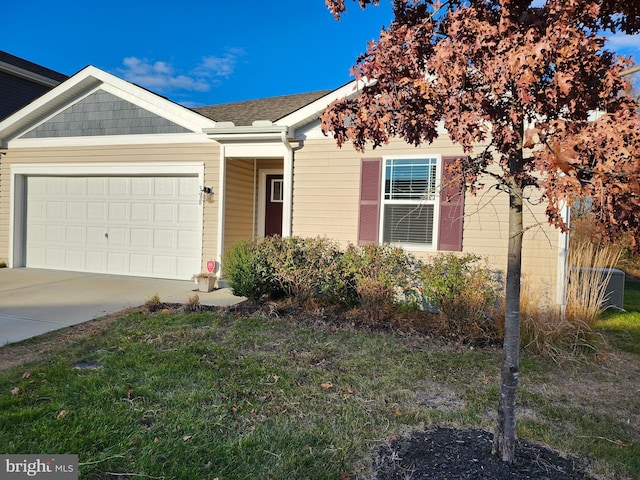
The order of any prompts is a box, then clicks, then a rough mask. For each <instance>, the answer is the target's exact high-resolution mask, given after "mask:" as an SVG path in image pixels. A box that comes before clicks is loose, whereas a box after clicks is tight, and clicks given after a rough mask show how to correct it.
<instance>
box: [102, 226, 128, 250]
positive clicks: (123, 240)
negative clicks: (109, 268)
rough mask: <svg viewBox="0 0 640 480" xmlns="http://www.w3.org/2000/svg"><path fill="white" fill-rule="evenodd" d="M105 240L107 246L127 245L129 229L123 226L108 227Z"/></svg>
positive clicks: (118, 246)
mask: <svg viewBox="0 0 640 480" xmlns="http://www.w3.org/2000/svg"><path fill="white" fill-rule="evenodd" d="M107 241H108V243H109V247H115V248H120V247H127V246H129V229H128V228H124V227H120V228H118V227H111V228H109V231H108V237H107Z"/></svg>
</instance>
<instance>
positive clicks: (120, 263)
mask: <svg viewBox="0 0 640 480" xmlns="http://www.w3.org/2000/svg"><path fill="white" fill-rule="evenodd" d="M128 263H129V256H128V255H127V254H126V253H122V252H109V253H107V272H109V273H116V274H125V273H128V268H127V267H128Z"/></svg>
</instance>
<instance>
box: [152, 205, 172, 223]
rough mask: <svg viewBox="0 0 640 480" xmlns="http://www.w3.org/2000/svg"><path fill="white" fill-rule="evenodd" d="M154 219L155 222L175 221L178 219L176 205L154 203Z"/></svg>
mask: <svg viewBox="0 0 640 480" xmlns="http://www.w3.org/2000/svg"><path fill="white" fill-rule="evenodd" d="M153 221H154V223H168V224H173V223H175V221H176V209H175V206H174V205H173V204H170V203H158V204H156V205H154V209H153Z"/></svg>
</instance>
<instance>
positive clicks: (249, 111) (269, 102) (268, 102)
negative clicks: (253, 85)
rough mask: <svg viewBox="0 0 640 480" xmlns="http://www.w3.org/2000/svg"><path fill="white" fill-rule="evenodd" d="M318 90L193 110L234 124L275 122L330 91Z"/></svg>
mask: <svg viewBox="0 0 640 480" xmlns="http://www.w3.org/2000/svg"><path fill="white" fill-rule="evenodd" d="M330 92H331V90H319V91H316V92H309V93H298V94H295V95H284V96H280V97H271V98H262V99H259V100H247V101H243V102H233V103H223V104H220V105H211V106H208V107H197V108H194V109H193V111H195V112H197V113H199V114H201V115H204V116H205V117H207V118H210V119H211V120H215V121H216V122H233V123H234V124H235V125H236V126H249V125H251V124H252V123H253V122H254V121H256V120H269V121H271V122H275V121H276V120H279V119H281V118H282V117H285V116H287V115H290V114H292V113H293V112H295V111H297V110H299V109H301V108H302V107H305V106H306V105H308V104H310V103H312V102H314V101H316V100H318V99H319V98H321V97H323V96H325V95H327V94H328V93H330Z"/></svg>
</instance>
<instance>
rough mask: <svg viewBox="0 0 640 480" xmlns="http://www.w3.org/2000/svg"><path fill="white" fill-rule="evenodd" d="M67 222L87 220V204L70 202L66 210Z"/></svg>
mask: <svg viewBox="0 0 640 480" xmlns="http://www.w3.org/2000/svg"><path fill="white" fill-rule="evenodd" d="M66 218H67V220H75V221H83V220H85V219H86V218H87V204H86V202H68V203H67V208H66Z"/></svg>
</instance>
